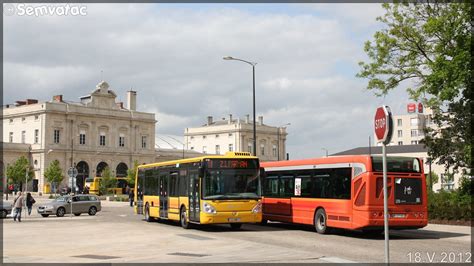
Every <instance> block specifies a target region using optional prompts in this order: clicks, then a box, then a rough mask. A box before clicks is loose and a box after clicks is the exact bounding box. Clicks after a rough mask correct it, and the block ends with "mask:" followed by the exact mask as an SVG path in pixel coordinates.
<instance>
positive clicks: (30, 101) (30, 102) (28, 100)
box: [26, 99, 38, 104]
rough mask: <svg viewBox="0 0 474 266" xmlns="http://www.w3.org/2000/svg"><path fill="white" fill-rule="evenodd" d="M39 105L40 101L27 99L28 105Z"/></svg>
mask: <svg viewBox="0 0 474 266" xmlns="http://www.w3.org/2000/svg"><path fill="white" fill-rule="evenodd" d="M35 103H38V100H36V99H26V104H35Z"/></svg>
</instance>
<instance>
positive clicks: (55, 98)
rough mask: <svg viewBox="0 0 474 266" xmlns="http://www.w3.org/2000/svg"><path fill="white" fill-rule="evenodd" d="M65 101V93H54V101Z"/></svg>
mask: <svg viewBox="0 0 474 266" xmlns="http://www.w3.org/2000/svg"><path fill="white" fill-rule="evenodd" d="M62 101H63V95H61V94H60V95H54V96H53V102H57V103H60V102H62Z"/></svg>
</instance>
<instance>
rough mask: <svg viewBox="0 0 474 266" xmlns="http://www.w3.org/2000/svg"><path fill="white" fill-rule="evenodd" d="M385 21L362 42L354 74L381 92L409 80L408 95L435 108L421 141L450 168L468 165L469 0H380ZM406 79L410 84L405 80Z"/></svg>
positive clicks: (469, 107)
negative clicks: (362, 55)
mask: <svg viewBox="0 0 474 266" xmlns="http://www.w3.org/2000/svg"><path fill="white" fill-rule="evenodd" d="M383 7H384V9H385V10H386V13H385V15H384V16H383V17H379V18H377V20H378V21H381V22H383V23H384V24H385V25H386V26H387V27H386V28H385V29H382V30H380V31H377V32H376V33H375V35H374V41H373V42H370V41H367V42H366V43H365V52H366V53H367V55H368V56H369V58H370V62H368V63H365V62H360V63H359V65H360V67H361V70H360V72H359V73H358V74H357V76H358V77H362V78H368V79H369V82H368V85H367V89H368V90H374V91H375V93H376V95H378V96H381V95H385V94H387V93H388V92H389V91H391V90H393V89H395V88H397V87H399V86H400V85H401V84H402V83H405V84H406V82H404V81H407V80H412V81H413V85H412V86H409V87H408V88H407V91H408V93H409V94H410V97H411V98H412V99H414V100H421V101H423V103H424V104H425V105H426V106H428V107H430V108H432V109H433V112H434V114H433V121H434V122H435V124H436V125H437V127H438V129H437V130H433V129H428V130H427V131H426V133H425V138H424V140H423V141H422V143H424V144H425V145H426V146H427V147H428V150H429V151H428V153H429V156H430V157H432V158H436V159H437V161H438V163H439V164H444V165H445V167H446V169H449V168H450V167H452V169H453V171H454V172H458V170H459V169H460V168H466V167H467V168H471V141H470V140H471V120H472V113H471V108H472V100H471V98H472V97H471V68H472V66H471V28H472V22H471V18H470V17H471V15H470V14H471V5H470V3H469V2H457V3H448V2H444V1H434V2H423V3H415V2H412V3H410V2H403V3H395V4H387V3H385V4H383ZM407 85H409V84H407Z"/></svg>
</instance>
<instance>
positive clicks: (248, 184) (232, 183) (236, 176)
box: [203, 168, 260, 199]
mask: <svg viewBox="0 0 474 266" xmlns="http://www.w3.org/2000/svg"><path fill="white" fill-rule="evenodd" d="M259 177H260V176H259V170H258V169H232V168H227V169H208V170H207V171H206V174H205V176H204V189H203V198H204V199H258V198H260V178H259Z"/></svg>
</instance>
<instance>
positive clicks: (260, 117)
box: [258, 116, 263, 126]
mask: <svg viewBox="0 0 474 266" xmlns="http://www.w3.org/2000/svg"><path fill="white" fill-rule="evenodd" d="M258 123H259V124H260V125H261V126H263V116H259V117H258Z"/></svg>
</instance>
